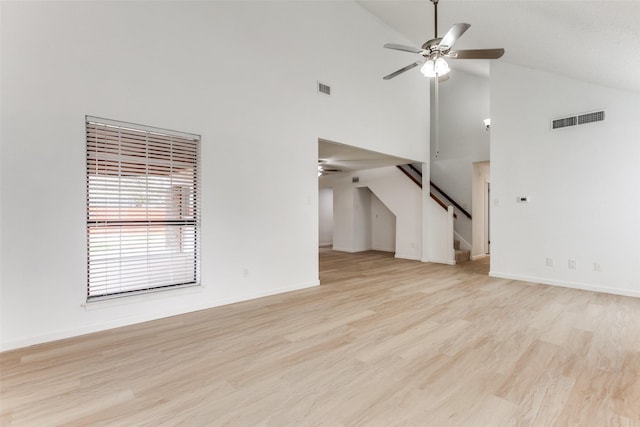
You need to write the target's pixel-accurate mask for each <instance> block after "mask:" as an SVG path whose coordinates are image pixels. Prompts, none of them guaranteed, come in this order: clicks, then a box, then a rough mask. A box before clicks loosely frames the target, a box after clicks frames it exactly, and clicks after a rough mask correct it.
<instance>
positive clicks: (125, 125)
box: [84, 115, 201, 141]
mask: <svg viewBox="0 0 640 427" xmlns="http://www.w3.org/2000/svg"><path fill="white" fill-rule="evenodd" d="M84 118H85V120H86V121H87V122H90V123H97V124H101V125H106V126H109V127H114V128H118V129H130V130H138V131H140V130H141V131H144V132H150V133H156V134H158V135H169V136H175V137H178V138H184V139H191V140H193V141H200V140H201V136H200V135H198V134H195V133H188V132H181V131H178V130H173V129H164V128H158V127H154V126H147V125H140V124H137V123H131V122H123V121H120V120H113V119H105V118H102V117H96V116H89V115H86V116H84Z"/></svg>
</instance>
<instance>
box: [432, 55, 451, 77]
mask: <svg viewBox="0 0 640 427" xmlns="http://www.w3.org/2000/svg"><path fill="white" fill-rule="evenodd" d="M434 69H435V73H436V75H438V76H444V75H445V74H448V73H449V71H451V68H449V64H447V61H445V60H444V58H438V59H436V62H435V65H434Z"/></svg>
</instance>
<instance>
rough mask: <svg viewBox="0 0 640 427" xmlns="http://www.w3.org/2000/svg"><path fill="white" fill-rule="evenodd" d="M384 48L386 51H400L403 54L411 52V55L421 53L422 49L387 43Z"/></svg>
mask: <svg viewBox="0 0 640 427" xmlns="http://www.w3.org/2000/svg"><path fill="white" fill-rule="evenodd" d="M384 47H386V48H387V49H395V50H402V51H404V52H411V53H421V52H422V49H420V48H417V47H413V46H405V45H403V44H396V43H387V44H385V45H384Z"/></svg>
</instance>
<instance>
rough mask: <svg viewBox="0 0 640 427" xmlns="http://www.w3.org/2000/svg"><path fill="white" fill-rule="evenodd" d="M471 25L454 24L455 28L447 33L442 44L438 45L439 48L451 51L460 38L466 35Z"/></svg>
mask: <svg viewBox="0 0 640 427" xmlns="http://www.w3.org/2000/svg"><path fill="white" fill-rule="evenodd" d="M470 26H471V24H465V23H460V24H454V25H453V27H451V28H450V29H449V31H447V34H445V35H444V37H443V38H442V40H440V44H438V47H439V48H444V47H446V48H447V49H451V47H452V46H453V45H454V43H455V42H456V41H457V40H458V38H460V36H461V35H463V34H464V32H465V31H467V30H468V29H469V27H470Z"/></svg>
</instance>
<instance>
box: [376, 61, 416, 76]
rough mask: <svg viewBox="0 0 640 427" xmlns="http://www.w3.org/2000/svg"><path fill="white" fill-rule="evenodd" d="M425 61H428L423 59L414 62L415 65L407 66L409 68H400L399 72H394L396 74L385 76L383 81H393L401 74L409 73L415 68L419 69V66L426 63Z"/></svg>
mask: <svg viewBox="0 0 640 427" xmlns="http://www.w3.org/2000/svg"><path fill="white" fill-rule="evenodd" d="M425 61H426V59H421V60H419V61H416V62H414V63H412V64H409V65H407V66H406V67H404V68H400V69H399V70H398V71H394V72H393V73H391V74H387V75H386V76H384V77H383V78H382V79H383V80H389V79H392V78H394V77H395V76H397V75H399V74H402V73H404V72H405V71H409V70H410V69H412V68H414V67H417V66H418V65H420V64H422V63H423V62H425Z"/></svg>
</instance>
